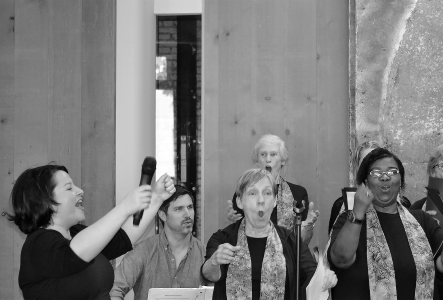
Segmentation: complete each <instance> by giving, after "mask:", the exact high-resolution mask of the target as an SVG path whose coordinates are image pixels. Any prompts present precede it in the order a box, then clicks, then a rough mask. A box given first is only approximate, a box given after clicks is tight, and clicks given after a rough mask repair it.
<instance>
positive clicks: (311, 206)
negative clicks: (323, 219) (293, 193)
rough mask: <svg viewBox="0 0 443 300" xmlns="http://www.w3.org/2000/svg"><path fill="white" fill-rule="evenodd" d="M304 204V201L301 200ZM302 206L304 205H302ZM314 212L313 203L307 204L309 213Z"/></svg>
mask: <svg viewBox="0 0 443 300" xmlns="http://www.w3.org/2000/svg"><path fill="white" fill-rule="evenodd" d="M303 202H304V200H303ZM303 205H304V203H303ZM313 210H314V202H309V213H312V211H313Z"/></svg>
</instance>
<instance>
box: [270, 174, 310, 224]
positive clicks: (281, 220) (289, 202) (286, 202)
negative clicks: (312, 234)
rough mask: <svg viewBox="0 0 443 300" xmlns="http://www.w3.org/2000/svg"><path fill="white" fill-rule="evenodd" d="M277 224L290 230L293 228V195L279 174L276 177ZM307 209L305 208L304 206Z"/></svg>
mask: <svg viewBox="0 0 443 300" xmlns="http://www.w3.org/2000/svg"><path fill="white" fill-rule="evenodd" d="M277 183H278V184H279V187H278V194H277V224H278V225H279V226H281V227H284V228H286V229H288V230H290V231H292V230H294V210H293V208H294V196H293V195H292V192H291V188H290V187H289V185H288V183H287V182H286V181H285V180H284V179H283V178H282V177H281V176H279V177H278V178H277ZM305 209H307V208H305Z"/></svg>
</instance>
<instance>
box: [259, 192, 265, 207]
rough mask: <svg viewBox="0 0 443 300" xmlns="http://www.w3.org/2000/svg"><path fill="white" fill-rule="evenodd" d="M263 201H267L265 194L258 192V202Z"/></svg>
mask: <svg viewBox="0 0 443 300" xmlns="http://www.w3.org/2000/svg"><path fill="white" fill-rule="evenodd" d="M263 203H265V198H264V197H263V195H262V194H261V193H260V194H258V198H257V204H263Z"/></svg>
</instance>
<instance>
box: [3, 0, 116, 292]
mask: <svg viewBox="0 0 443 300" xmlns="http://www.w3.org/2000/svg"><path fill="white" fill-rule="evenodd" d="M115 6H116V3H115V1H71V0H57V1H49V0H47V1H45V0H41V1H29V0H17V1H2V2H1V3H0V140H1V143H0V192H1V194H2V195H3V197H2V198H1V200H0V201H1V202H0V203H1V209H2V211H10V208H11V207H10V201H9V195H10V192H11V189H12V184H13V181H14V180H15V179H16V178H17V177H18V176H19V175H20V174H21V173H22V172H23V171H24V170H25V169H26V168H29V167H34V166H38V165H43V164H46V163H49V162H51V161H55V162H56V163H58V164H63V165H65V166H66V167H67V168H68V170H69V171H70V175H71V177H72V178H73V180H74V183H76V184H77V185H80V186H81V187H82V188H84V189H85V190H86V191H85V193H86V195H85V206H86V210H87V212H86V215H87V220H86V222H85V223H86V224H91V223H93V222H94V221H96V220H97V219H98V218H100V217H101V216H103V215H104V214H105V213H106V212H107V211H109V210H110V209H111V208H112V207H113V206H114V203H115V199H114V191H115V186H114V185H115ZM0 222H1V228H0V238H1V239H2V241H3V242H2V243H0V299H1V300H3V299H8V300H9V299H22V295H21V291H20V288H19V286H18V273H19V269H20V252H21V248H22V245H23V242H24V240H25V235H24V234H22V233H21V232H20V231H19V230H18V228H17V227H16V226H15V225H13V224H12V223H10V222H8V221H7V220H6V218H5V217H2V218H1V221H0Z"/></svg>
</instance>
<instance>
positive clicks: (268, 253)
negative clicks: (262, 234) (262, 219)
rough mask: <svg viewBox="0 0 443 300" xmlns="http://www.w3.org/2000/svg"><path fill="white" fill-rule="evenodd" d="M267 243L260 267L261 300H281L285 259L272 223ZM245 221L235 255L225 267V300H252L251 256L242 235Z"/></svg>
mask: <svg viewBox="0 0 443 300" xmlns="http://www.w3.org/2000/svg"><path fill="white" fill-rule="evenodd" d="M269 223H270V225H271V231H270V233H269V235H268V238H267V241H266V248H265V254H264V257H263V263H262V267H261V283H260V299H284V297H285V283H286V259H285V257H284V255H283V246H282V243H281V240H280V237H279V236H278V233H277V230H276V229H275V227H274V225H273V224H272V222H269ZM245 227H246V226H245V219H244V218H243V220H242V221H241V224H240V228H239V229H238V236H237V246H241V247H242V250H241V251H239V252H237V254H236V255H235V257H234V260H233V261H232V262H231V264H230V265H229V267H228V274H227V277H226V296H227V299H228V300H234V299H252V275H251V271H252V267H251V254H250V253H249V247H248V242H247V239H246V232H245Z"/></svg>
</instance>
